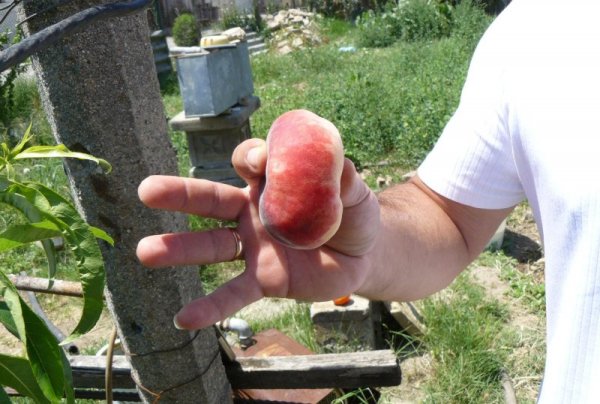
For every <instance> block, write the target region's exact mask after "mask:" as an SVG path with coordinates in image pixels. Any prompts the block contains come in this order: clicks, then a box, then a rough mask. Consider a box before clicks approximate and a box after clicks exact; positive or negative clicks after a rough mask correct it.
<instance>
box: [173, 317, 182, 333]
mask: <svg viewBox="0 0 600 404" xmlns="http://www.w3.org/2000/svg"><path fill="white" fill-rule="evenodd" d="M173 325H174V326H175V328H177V329H178V330H183V329H184V328H183V327H182V326H181V325H180V324H179V322H178V321H177V316H175V317H173Z"/></svg>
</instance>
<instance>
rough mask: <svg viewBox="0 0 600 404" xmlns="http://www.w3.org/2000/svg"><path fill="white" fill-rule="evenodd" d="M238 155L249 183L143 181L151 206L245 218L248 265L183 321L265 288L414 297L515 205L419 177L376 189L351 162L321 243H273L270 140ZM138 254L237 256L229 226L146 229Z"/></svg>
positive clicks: (196, 324)
mask: <svg viewBox="0 0 600 404" xmlns="http://www.w3.org/2000/svg"><path fill="white" fill-rule="evenodd" d="M232 162H233V164H234V166H235V168H236V170H237V171H238V173H239V174H240V175H241V176H242V177H243V178H244V179H245V180H246V181H247V183H248V184H249V186H248V187H246V188H244V189H239V188H235V187H231V186H227V185H224V184H218V183H213V182H209V181H203V180H195V179H189V178H178V177H161V176H156V177H150V178H148V179H146V180H145V181H144V182H143V183H142V184H141V185H140V188H139V194H140V198H141V200H142V201H143V202H144V203H145V204H146V205H147V206H149V207H151V208H160V209H167V210H176V211H182V212H186V213H190V214H196V215H200V216H204V217H212V218H216V219H222V220H234V221H237V222H238V227H237V231H238V232H239V234H240V236H241V238H242V242H243V245H244V260H245V270H244V272H243V273H242V274H240V275H239V276H237V277H236V278H234V279H232V280H230V281H229V282H227V283H225V284H224V285H222V286H221V287H220V288H218V289H217V290H216V291H214V292H213V293H211V294H210V295H208V296H205V297H201V298H199V299H197V300H195V301H193V302H190V303H189V304H187V305H186V306H185V307H184V308H183V309H182V310H181V311H180V312H179V313H178V315H177V317H176V318H177V324H178V326H179V327H182V328H201V327H205V326H208V325H210V324H213V323H215V322H216V321H219V320H221V319H223V318H225V317H227V316H230V315H232V314H234V313H235V312H236V311H238V310H239V309H241V308H242V307H244V306H246V305H248V304H250V303H252V302H254V301H256V300H259V299H260V298H262V297H264V296H277V297H287V298H295V299H300V300H328V299H333V298H336V297H339V296H342V295H346V294H350V293H354V292H356V293H359V294H362V295H365V296H367V297H370V298H373V299H380V300H392V299H393V300H413V299H416V298H420V297H424V296H425V295H427V294H429V293H432V292H434V291H436V290H439V289H441V288H442V287H444V286H446V285H447V284H448V283H449V282H450V281H451V280H452V279H453V278H454V277H455V276H456V274H458V272H460V270H461V269H462V268H464V266H466V265H467V264H468V262H469V261H470V260H471V259H473V258H474V257H475V256H476V255H477V253H478V252H479V251H478V250H481V249H482V248H483V247H484V246H485V244H486V242H487V241H488V240H489V238H490V237H491V235H492V234H493V232H494V230H495V229H496V228H497V226H498V224H499V223H500V222H501V220H502V218H503V217H504V216H505V215H506V214H507V213H508V211H509V210H501V211H489V210H483V209H473V208H468V207H466V206H464V205H458V204H453V203H450V202H449V201H446V200H445V199H444V198H441V197H439V196H437V195H436V194H434V193H433V192H432V191H429V190H428V189H427V188H426V187H425V186H424V185H423V184H422V183H421V182H420V181H419V180H418V179H415V180H413V181H411V182H409V183H408V184H403V185H398V186H395V187H393V188H391V189H389V190H387V191H384V192H382V193H381V194H380V195H378V196H376V195H375V194H374V193H373V192H372V191H371V190H370V189H369V188H368V187H367V185H366V184H365V183H364V182H363V181H362V179H361V178H360V176H359V175H358V173H357V172H356V170H355V169H354V166H353V165H352V163H350V161H348V160H347V161H346V162H345V165H344V171H343V174H342V186H341V199H342V203H343V206H344V213H343V216H342V223H341V225H340V229H339V230H338V232H337V233H336V234H335V235H334V236H333V238H332V239H331V240H329V242H328V243H327V244H326V245H325V246H323V247H321V248H318V249H315V250H308V251H306V250H294V249H291V248H288V247H285V246H283V245H281V244H279V243H277V242H275V241H274V240H273V239H272V238H271V237H270V236H269V235H268V234H267V232H266V230H265V229H264V227H263V226H262V224H261V223H260V220H259V218H258V196H259V181H260V179H261V178H262V177H263V176H264V171H265V164H266V150H265V146H264V142H262V141H261V140H258V139H252V140H249V141H246V142H244V143H242V144H241V145H240V146H238V148H237V149H236V150H235V152H234V155H233V158H232ZM137 253H138V257H139V259H140V260H141V262H142V263H144V264H145V265H146V266H148V267H156V268H160V267H167V266H173V265H184V264H211V263H216V262H224V261H228V260H230V259H231V258H232V257H233V256H234V254H235V240H234V239H233V237H232V236H231V232H230V231H229V230H228V229H212V230H207V231H204V232H193V233H184V234H167V235H155V236H149V237H147V238H145V239H143V240H141V241H140V243H139V245H138V250H137Z"/></svg>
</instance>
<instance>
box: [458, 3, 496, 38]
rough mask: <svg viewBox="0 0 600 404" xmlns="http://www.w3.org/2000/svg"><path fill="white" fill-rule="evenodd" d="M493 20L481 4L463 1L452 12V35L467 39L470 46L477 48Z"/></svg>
mask: <svg viewBox="0 0 600 404" xmlns="http://www.w3.org/2000/svg"><path fill="white" fill-rule="evenodd" d="M492 19H493V17H490V16H489V15H487V14H486V12H485V10H484V8H483V5H482V4H481V3H479V2H477V1H474V0H463V1H461V2H460V3H459V4H457V5H456V7H455V8H454V9H453V10H452V35H453V36H457V37H461V38H463V39H465V40H466V43H468V44H469V46H475V45H476V43H477V41H478V40H479V37H480V36H481V33H482V32H483V31H484V30H485V28H486V27H487V26H488V25H489V24H490V23H491V22H492Z"/></svg>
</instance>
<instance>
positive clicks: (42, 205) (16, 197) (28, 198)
mask: <svg viewBox="0 0 600 404" xmlns="http://www.w3.org/2000/svg"><path fill="white" fill-rule="evenodd" d="M0 202H3V203H6V204H8V205H10V206H12V207H13V208H15V209H17V210H19V211H21V213H23V214H24V215H25V217H26V218H27V219H28V220H29V221H30V222H39V221H41V220H42V217H43V216H44V215H43V211H48V210H50V205H49V204H48V202H47V201H46V199H45V198H44V197H43V195H41V194H40V193H39V192H37V191H36V190H35V189H28V188H27V187H25V186H24V185H22V184H19V183H16V182H14V181H11V180H9V179H8V178H6V177H1V176H0ZM42 247H43V248H44V252H45V253H46V257H47V259H48V279H52V278H54V275H55V273H56V261H57V256H56V249H55V248H54V244H53V243H52V241H51V240H43V241H42Z"/></svg>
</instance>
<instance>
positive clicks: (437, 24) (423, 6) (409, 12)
mask: <svg viewBox="0 0 600 404" xmlns="http://www.w3.org/2000/svg"><path fill="white" fill-rule="evenodd" d="M395 14H396V19H395V21H397V24H398V26H397V29H398V32H397V35H398V37H399V38H400V39H403V40H405V41H417V40H430V39H437V38H442V37H444V36H447V35H448V34H449V33H450V19H451V8H450V6H449V5H448V4H447V3H443V2H439V1H436V0H405V1H403V2H401V3H400V6H399V7H398V8H396V10H395Z"/></svg>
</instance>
